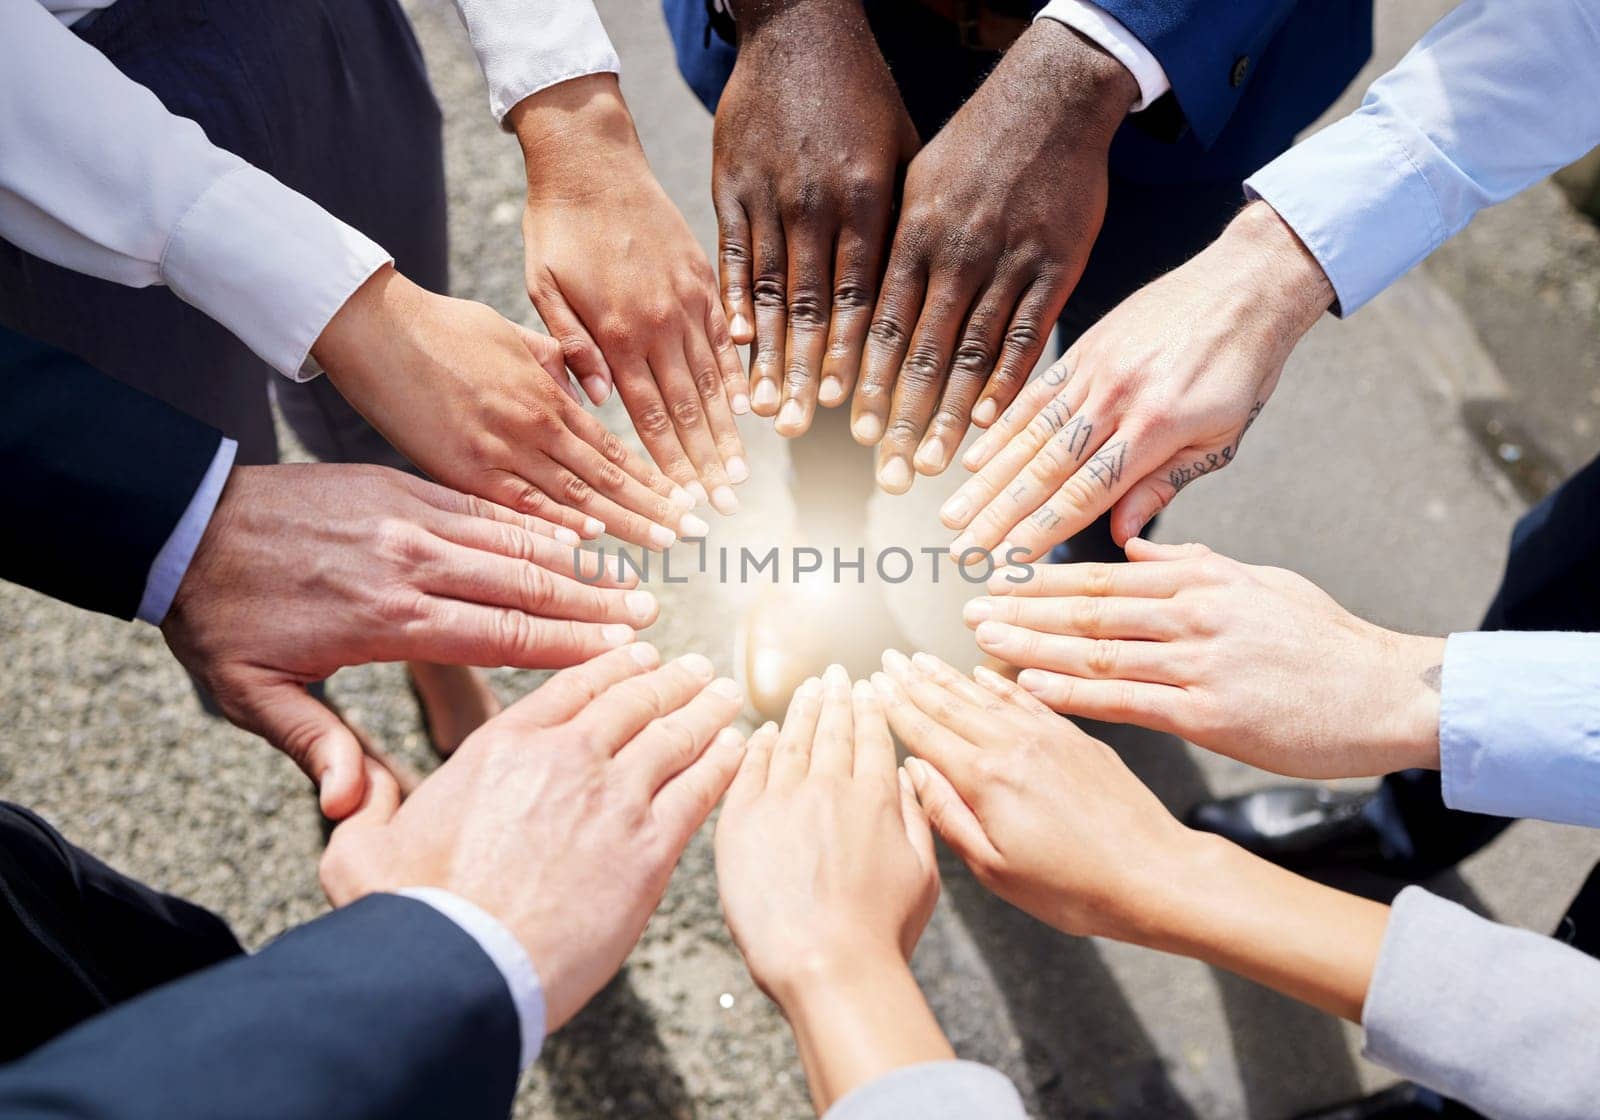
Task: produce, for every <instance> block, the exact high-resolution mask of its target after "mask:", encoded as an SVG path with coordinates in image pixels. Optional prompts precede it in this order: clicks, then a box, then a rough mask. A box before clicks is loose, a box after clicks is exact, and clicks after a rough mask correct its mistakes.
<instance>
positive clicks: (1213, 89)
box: [1096, 0, 1340, 148]
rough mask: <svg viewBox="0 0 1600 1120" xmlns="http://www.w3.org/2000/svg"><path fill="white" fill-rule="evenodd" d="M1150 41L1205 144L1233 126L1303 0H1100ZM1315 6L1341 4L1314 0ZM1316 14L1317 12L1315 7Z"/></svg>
mask: <svg viewBox="0 0 1600 1120" xmlns="http://www.w3.org/2000/svg"><path fill="white" fill-rule="evenodd" d="M1096 3H1098V4H1099V6H1100V7H1101V8H1104V9H1105V10H1106V12H1108V13H1109V14H1111V15H1113V16H1115V17H1116V18H1117V19H1118V20H1119V21H1120V22H1121V23H1122V25H1123V26H1124V27H1126V28H1127V29H1128V30H1129V31H1131V32H1133V34H1134V35H1135V36H1136V37H1137V38H1138V40H1139V41H1140V42H1141V43H1143V44H1144V45H1145V48H1146V49H1147V50H1149V51H1150V53H1151V54H1153V55H1155V56H1156V61H1158V62H1160V63H1161V68H1162V69H1163V70H1165V71H1166V72H1167V80H1168V81H1170V82H1171V83H1172V94H1173V96H1174V97H1175V98H1176V99H1177V103H1178V107H1179V108H1180V109H1181V110H1182V112H1183V117H1184V120H1185V122H1186V123H1187V124H1188V126H1189V127H1190V128H1191V129H1193V131H1194V134H1195V137H1196V139H1198V140H1199V141H1200V144H1201V146H1202V147H1207V148H1209V147H1210V146H1211V145H1212V144H1213V143H1215V142H1216V139H1217V137H1218V136H1220V135H1221V134H1222V130H1223V128H1224V127H1226V126H1227V123H1228V120H1229V118H1230V117H1231V116H1232V115H1233V111H1234V109H1235V108H1236V107H1237V106H1238V104H1239V102H1240V100H1241V99H1242V98H1243V97H1244V93H1245V90H1246V89H1247V88H1248V87H1249V85H1250V79H1251V77H1252V76H1253V71H1254V70H1255V69H1256V68H1257V67H1258V66H1259V64H1260V60H1261V57H1262V55H1263V54H1265V53H1266V51H1267V49H1268V46H1269V45H1270V44H1271V42H1272V40H1273V38H1274V37H1275V36H1276V35H1277V34H1278V32H1279V30H1280V29H1281V28H1282V27H1283V25H1284V22H1285V21H1286V20H1287V19H1288V18H1289V16H1290V15H1291V13H1293V11H1294V9H1295V8H1296V6H1297V4H1296V0H1228V2H1227V3H1224V4H1219V3H1216V2H1215V0H1096ZM1309 6H1310V7H1314V8H1323V7H1338V6H1340V4H1338V3H1332V4H1330V3H1329V2H1328V0H1313V2H1312V3H1311V4H1310V5H1309ZM1308 14H1309V13H1308Z"/></svg>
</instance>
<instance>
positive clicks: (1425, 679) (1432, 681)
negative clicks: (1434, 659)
mask: <svg viewBox="0 0 1600 1120" xmlns="http://www.w3.org/2000/svg"><path fill="white" fill-rule="evenodd" d="M1418 679H1420V680H1421V681H1422V683H1423V684H1425V685H1427V686H1428V687H1429V688H1431V689H1433V691H1435V692H1439V691H1441V689H1442V687H1443V682H1444V666H1443V665H1431V666H1429V667H1428V668H1426V669H1424V670H1422V676H1421V677H1420V678H1418Z"/></svg>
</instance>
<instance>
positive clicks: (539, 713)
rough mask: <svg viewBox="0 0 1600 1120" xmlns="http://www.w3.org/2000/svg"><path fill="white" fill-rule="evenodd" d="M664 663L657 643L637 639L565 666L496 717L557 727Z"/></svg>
mask: <svg viewBox="0 0 1600 1120" xmlns="http://www.w3.org/2000/svg"><path fill="white" fill-rule="evenodd" d="M660 663H661V655H660V654H659V653H657V652H656V647H655V646H653V645H651V644H650V643H649V642H634V643H633V644H632V645H626V646H623V647H622V648H620V649H614V650H610V651H609V652H607V653H602V654H601V655H600V656H599V657H595V658H591V659H590V660H588V661H585V662H584V663H583V664H582V665H574V666H573V667H572V668H570V669H563V670H562V671H561V672H559V673H557V674H556V675H555V676H553V677H551V678H550V679H549V680H547V681H545V682H544V684H542V685H540V686H539V687H538V688H536V689H534V690H533V691H532V692H530V693H528V694H527V695H526V696H524V697H523V698H522V699H520V700H518V701H517V702H516V703H515V704H512V705H510V706H509V707H507V708H506V710H505V711H503V712H501V713H500V714H499V715H498V716H496V717H494V718H495V719H496V720H500V721H503V722H505V723H508V724H516V725H519V726H522V727H526V728H529V729H536V728H542V727H554V726H555V725H556V724H558V723H565V722H567V720H569V719H571V718H572V717H573V716H575V715H577V714H578V713H579V712H581V711H582V710H583V709H584V708H585V707H587V706H588V705H589V703H590V702H591V701H592V700H594V698H595V697H597V696H599V695H600V694H601V693H602V692H604V691H605V690H606V689H608V688H610V687H611V686H612V685H614V684H616V683H618V682H619V681H625V680H627V679H628V678H629V677H636V676H638V675H639V674H640V673H643V672H645V671H646V670H649V669H653V668H655V667H656V666H657V665H658V664H660Z"/></svg>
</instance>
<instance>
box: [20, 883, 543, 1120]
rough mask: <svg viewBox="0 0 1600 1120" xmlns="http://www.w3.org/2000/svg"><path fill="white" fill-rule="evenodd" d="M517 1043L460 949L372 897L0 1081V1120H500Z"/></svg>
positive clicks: (41, 1053)
mask: <svg viewBox="0 0 1600 1120" xmlns="http://www.w3.org/2000/svg"><path fill="white" fill-rule="evenodd" d="M13 1011H15V1012H17V1013H21V1011H22V1009H20V1008H19V1009H13ZM519 1031H520V1027H519V1026H518V1022H517V1014H516V1008H515V1007H514V1006H513V1004H512V1002H511V994H510V992H509V990H508V989H507V987H506V983H505V980H504V978H503V977H502V976H501V974H500V972H499V970H498V969H497V968H496V967H495V965H494V962H493V961H491V960H490V959H489V957H488V955H487V954H485V953H484V951H483V950H482V949H481V948H479V946H478V943H477V942H476V941H474V940H473V939H472V937H471V936H470V935H469V934H467V933H466V932H465V931H463V930H462V929H461V928H460V927H459V926H457V925H456V924H455V923H454V922H452V921H451V920H450V919H449V918H446V917H445V916H444V915H442V914H440V913H439V912H438V911H436V910H434V909H433V908H432V907H430V906H428V905H427V904H426V903H422V902H418V901H416V900H414V899H409V898H400V897H398V896H395V895H373V896H370V897H368V898H365V899H362V900H361V901H360V902H356V903H354V904H352V905H350V906H347V907H345V908H344V909H342V910H337V911H335V912H333V913H332V914H329V915H326V916H325V917H322V918H319V919H317V920H316V921H314V922H310V923H307V924H306V925H303V926H300V927H299V928H297V929H295V930H292V931H290V932H289V933H287V934H285V935H284V936H283V937H281V938H279V939H278V940H277V941H274V942H273V943H272V944H271V945H268V946H267V947H266V948H265V949H263V950H261V951H260V952H259V953H257V954H255V955H254V956H249V957H237V958H234V959H233V960H230V961H227V962H225V963H222V964H219V965H216V966H214V967H212V968H208V969H205V970H204V971H201V972H198V973H195V974H193V975H191V976H189V977H187V978H186V979H183V980H179V981H176V982H174V983H171V984H168V985H166V986H164V987H161V988H157V989H155V990H153V991H151V992H149V993H147V994H145V995H143V996H140V997H138V998H137V999H133V1000H130V1001H129V1002H127V1003H124V1004H121V1005H119V1006H117V1007H115V1008H113V1009H112V1010H110V1011H107V1012H105V1013H104V1014H102V1015H98V1016H96V1017H94V1018H93V1019H90V1020H88V1021H87V1022H85V1023H84V1024H83V1025H81V1026H79V1027H77V1028H76V1029H74V1030H71V1031H69V1032H67V1033H66V1034H64V1035H62V1036H60V1037H59V1038H57V1039H55V1040H54V1041H53V1042H50V1043H49V1044H47V1045H45V1046H43V1047H40V1048H39V1049H38V1050H35V1051H33V1052H32V1053H31V1054H30V1055H28V1056H27V1057H26V1058H23V1059H21V1060H20V1061H17V1062H14V1063H12V1064H11V1065H9V1066H4V1067H0V1116H5V1117H7V1118H8V1120H63V1118H65V1117H73V1118H79V1117H95V1118H97V1120H123V1118H127V1120H132V1118H135V1117H139V1118H144V1117H161V1118H162V1120H185V1118H189V1117H194V1118H206V1120H211V1118H215V1117H228V1118H229V1120H255V1118H258V1117H259V1118H261V1120H296V1118H300V1117H304V1118H306V1120H331V1118H334V1117H337V1118H339V1120H408V1118H413V1117H414V1118H416V1120H437V1118H438V1117H450V1118H451V1120H478V1118H484V1120H489V1118H494V1120H503V1118H504V1117H505V1116H506V1115H507V1114H508V1113H509V1112H510V1109H511V1099H512V1094H513V1092H514V1090H515V1088H516V1080H517V1061H518V1055H519V1052H520V1039H521V1036H520V1033H519Z"/></svg>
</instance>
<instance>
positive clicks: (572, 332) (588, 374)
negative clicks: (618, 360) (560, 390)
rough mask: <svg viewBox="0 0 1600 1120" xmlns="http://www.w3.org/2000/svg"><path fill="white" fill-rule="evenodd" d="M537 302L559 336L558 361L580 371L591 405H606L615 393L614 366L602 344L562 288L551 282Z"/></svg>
mask: <svg viewBox="0 0 1600 1120" xmlns="http://www.w3.org/2000/svg"><path fill="white" fill-rule="evenodd" d="M533 304H534V307H535V308H536V309H537V310H538V312H539V318H541V319H543V320H544V325H545V326H546V327H548V328H550V333H551V334H552V335H554V336H555V339H554V340H553V341H555V343H556V347H557V353H556V361H558V362H561V363H564V364H565V365H566V366H567V367H570V368H571V370H572V372H573V373H575V374H577V376H578V382H579V383H580V384H581V385H582V386H583V391H584V392H585V393H586V394H587V395H588V397H589V401H590V403H591V404H604V403H605V402H606V399H607V398H609V397H610V396H611V385H612V380H613V379H612V376H611V367H610V365H608V364H607V363H606V359H605V355H604V354H602V353H601V352H600V347H599V345H598V344H597V343H596V342H595V340H594V339H593V338H592V337H590V335H589V332H588V331H587V330H585V329H584V326H583V323H582V322H580V321H579V319H578V316H577V315H576V314H575V313H574V312H573V310H572V308H570V307H568V306H567V301H566V300H565V299H563V298H562V296H561V292H560V290H559V289H557V288H556V287H555V285H554V284H551V285H550V287H549V289H548V290H546V291H544V292H542V293H541V294H540V296H539V297H536V298H534V300H533ZM542 360H543V359H541V361H542Z"/></svg>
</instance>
